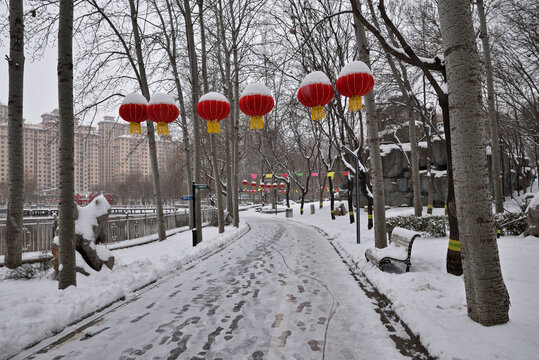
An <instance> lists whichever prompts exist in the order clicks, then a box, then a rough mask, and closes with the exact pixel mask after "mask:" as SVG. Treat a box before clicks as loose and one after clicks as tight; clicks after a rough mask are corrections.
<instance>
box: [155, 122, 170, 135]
mask: <svg viewBox="0 0 539 360" xmlns="http://www.w3.org/2000/svg"><path fill="white" fill-rule="evenodd" d="M157 135H168V124H167V123H164V122H158V123H157Z"/></svg>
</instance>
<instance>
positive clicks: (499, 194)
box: [477, 0, 503, 213]
mask: <svg viewBox="0 0 539 360" xmlns="http://www.w3.org/2000/svg"><path fill="white" fill-rule="evenodd" d="M477 15H478V16H479V24H480V31H481V32H480V34H479V37H480V38H481V42H482V44H483V56H484V57H485V71H486V78H487V105H488V118H489V121H490V146H491V154H492V181H493V182H494V203H495V204H496V212H497V213H502V212H503V190H502V178H501V176H500V175H501V172H500V138H499V135H498V121H497V119H496V108H495V105H494V96H495V94H494V81H493V75H492V61H491V59H490V44H489V42H488V31H487V20H486V18H485V8H484V6H483V0H477Z"/></svg>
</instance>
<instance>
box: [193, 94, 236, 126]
mask: <svg viewBox="0 0 539 360" xmlns="http://www.w3.org/2000/svg"><path fill="white" fill-rule="evenodd" d="M197 113H198V115H200V117H201V118H203V119H204V120H207V121H208V132H209V133H211V134H218V133H220V132H221V128H220V126H219V121H221V120H224V119H225V118H226V117H227V116H228V114H230V104H229V103H228V100H227V99H226V97H224V96H223V95H221V94H219V93H216V92H209V93H207V94H204V95H203V96H202V97H201V98H200V100H199V101H198V104H197Z"/></svg>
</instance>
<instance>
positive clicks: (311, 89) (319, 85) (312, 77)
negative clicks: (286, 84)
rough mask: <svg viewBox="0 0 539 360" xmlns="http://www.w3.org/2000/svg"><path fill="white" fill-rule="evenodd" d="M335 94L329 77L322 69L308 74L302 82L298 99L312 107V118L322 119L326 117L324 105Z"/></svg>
mask: <svg viewBox="0 0 539 360" xmlns="http://www.w3.org/2000/svg"><path fill="white" fill-rule="evenodd" d="M334 96H335V94H334V91H333V86H331V82H330V81H329V78H328V77H327V76H326V74H324V73H323V72H321V71H315V72H312V73H310V74H307V76H305V78H304V79H303V81H302V82H301V87H300V88H299V91H298V100H299V102H300V103H301V104H303V105H304V106H306V107H310V108H312V109H311V119H312V120H315V121H316V120H321V119H323V118H324V117H325V113H324V106H325V105H327V104H328V103H329V102H330V101H331V100H332V99H333V97H334Z"/></svg>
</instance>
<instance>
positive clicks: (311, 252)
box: [27, 216, 402, 360]
mask: <svg viewBox="0 0 539 360" xmlns="http://www.w3.org/2000/svg"><path fill="white" fill-rule="evenodd" d="M243 220H245V221H247V222H248V223H249V224H250V226H251V231H250V232H249V233H248V234H247V235H245V236H244V237H242V238H241V239H239V240H238V241H236V242H234V243H232V244H231V245H230V246H228V247H227V248H225V249H224V250H222V251H220V252H218V253H216V254H214V255H213V256H210V257H208V258H207V259H206V260H204V261H202V262H200V263H199V264H197V265H196V266H193V267H191V268H189V269H187V270H185V271H184V272H182V273H179V274H178V275H176V276H171V277H167V278H166V279H165V280H166V281H161V282H158V283H157V284H154V285H152V286H150V287H148V288H146V289H144V290H142V291H141V293H140V294H139V295H138V296H136V297H135V298H134V299H131V301H127V302H126V303H124V304H120V306H113V307H112V308H111V309H109V310H108V311H105V313H104V314H102V315H99V316H97V317H94V318H91V319H87V320H86V321H83V322H81V323H79V324H78V325H75V326H74V327H71V328H70V329H68V330H66V331H64V332H63V333H61V334H59V335H58V336H57V337H56V338H57V342H56V344H55V346H49V347H47V348H45V349H43V347H44V344H43V343H42V344H40V345H38V346H36V347H35V348H34V349H33V350H36V351H37V350H39V349H43V350H42V352H41V353H37V354H34V355H33V356H32V358H35V359H52V358H54V359H60V358H65V359H134V358H141V359H176V358H177V359H324V358H325V359H332V360H333V359H347V360H348V359H398V358H401V357H402V355H401V354H400V353H399V352H398V351H397V349H396V348H395V344H394V342H393V341H392V340H391V339H390V338H389V333H388V331H387V330H386V328H385V326H384V325H383V324H382V323H381V322H380V316H379V315H378V314H377V313H376V312H375V311H374V305H373V304H372V302H371V300H369V299H368V298H367V297H366V296H365V294H364V293H363V291H362V290H361V289H360V287H359V286H358V284H357V283H356V282H355V280H354V279H353V277H352V276H350V273H349V270H348V268H347V267H346V266H345V265H344V264H343V263H342V261H341V259H340V258H339V257H338V255H337V254H336V253H335V251H334V250H333V248H332V247H331V245H330V244H329V243H328V240H327V238H325V237H323V236H321V235H320V234H319V233H318V232H317V231H316V230H314V229H313V228H312V227H310V226H307V225H302V224H298V223H293V222H285V221H282V220H281V221H278V220H274V219H272V218H271V216H267V217H260V216H256V217H255V216H245V217H243ZM74 329H77V331H73V330H74ZM66 335H67V336H66ZM27 355H29V354H28V353H27Z"/></svg>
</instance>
